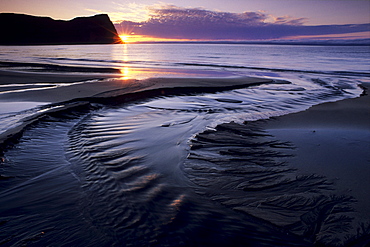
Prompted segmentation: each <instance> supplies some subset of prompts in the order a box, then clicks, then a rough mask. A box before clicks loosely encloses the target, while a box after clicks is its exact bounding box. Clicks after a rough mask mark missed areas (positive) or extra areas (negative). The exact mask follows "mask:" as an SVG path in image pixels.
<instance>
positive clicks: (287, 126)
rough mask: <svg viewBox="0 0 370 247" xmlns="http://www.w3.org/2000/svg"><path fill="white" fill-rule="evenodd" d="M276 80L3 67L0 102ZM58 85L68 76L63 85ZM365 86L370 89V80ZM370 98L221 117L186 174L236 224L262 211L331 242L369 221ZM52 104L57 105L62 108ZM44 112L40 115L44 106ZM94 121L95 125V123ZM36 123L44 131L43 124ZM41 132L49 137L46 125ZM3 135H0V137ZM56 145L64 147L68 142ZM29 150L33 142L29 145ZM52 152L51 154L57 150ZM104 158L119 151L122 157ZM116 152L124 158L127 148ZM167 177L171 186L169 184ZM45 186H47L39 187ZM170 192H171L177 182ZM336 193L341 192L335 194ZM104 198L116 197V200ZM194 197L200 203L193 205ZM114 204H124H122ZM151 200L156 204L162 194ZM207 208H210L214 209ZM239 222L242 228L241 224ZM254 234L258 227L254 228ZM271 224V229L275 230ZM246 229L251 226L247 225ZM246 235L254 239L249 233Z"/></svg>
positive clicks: (296, 231) (286, 227) (309, 238)
mask: <svg viewBox="0 0 370 247" xmlns="http://www.w3.org/2000/svg"><path fill="white" fill-rule="evenodd" d="M22 78H23V79H22ZM40 82H43V83H48V84H53V83H55V84H56V85H58V86H57V87H54V88H48V89H45V88H44V89H41V90H40V88H42V87H43V85H42V84H40ZM75 82H81V83H75ZM270 82H272V81H271V80H267V79H260V78H152V79H147V80H141V81H139V80H124V79H120V78H117V75H107V74H84V75H82V74H76V75H71V74H69V75H65V74H57V73H49V74H43V73H31V72H24V73H23V72H22V73H21V72H4V71H2V72H0V85H2V86H3V87H1V91H0V104H1V102H2V103H7V104H9V103H10V102H43V103H44V104H48V103H58V102H65V101H71V100H74V99H82V100H75V101H72V102H69V103H68V104H60V105H64V109H66V108H65V107H72V108H73V107H75V105H83V104H88V103H87V102H88V101H86V102H85V101H84V100H83V99H84V98H85V99H86V98H87V99H89V100H92V99H94V100H97V99H102V98H103V99H108V98H112V97H119V98H122V97H123V98H125V97H128V96H129V94H135V95H136V97H140V93H143V92H155V94H156V95H158V94H159V95H161V94H164V95H169V94H171V93H174V94H181V93H193V92H202V91H207V92H208V91H209V90H210V91H217V90H226V89H232V88H239V87H246V86H251V85H258V84H263V83H270ZM60 83H66V84H61V85H59V84H60ZM9 84H22V88H25V89H36V90H28V91H23V92H22V91H18V92H7V93H4V92H6V91H7V90H8V91H10V90H16V89H17V88H18V87H19V85H9ZM6 85H8V87H7V86H6ZM363 86H364V87H367V88H370V85H368V84H366V85H363ZM12 87H13V88H12ZM1 92H3V93H2V94H1ZM128 98H130V97H128ZM92 101H93V100H92ZM369 103H370V97H369V95H367V94H365V95H364V96H361V97H359V98H355V99H348V100H342V101H338V102H333V103H325V104H321V105H317V106H314V107H311V108H310V109H308V110H306V111H304V112H299V113H295V114H289V115H286V116H281V117H277V118H273V119H270V120H261V121H256V122H252V123H247V124H246V125H243V124H236V123H233V122H232V123H227V124H221V125H219V126H217V127H216V129H215V130H209V131H205V132H203V133H200V134H198V135H197V136H196V137H195V138H194V140H192V141H191V143H190V144H191V145H190V150H189V155H188V158H187V159H186V160H185V162H184V164H183V165H182V166H181V167H182V169H183V172H184V176H186V177H187V179H189V180H190V181H191V182H193V183H194V184H195V185H196V186H197V187H196V193H197V194H198V195H200V196H204V195H207V198H208V197H209V198H210V199H211V200H210V201H211V202H212V205H214V203H215V202H219V203H220V204H221V205H222V207H221V208H222V209H223V208H224V206H225V208H228V209H232V210H231V212H232V215H234V214H237V216H238V217H239V216H242V217H246V219H244V218H243V220H241V222H237V221H235V222H236V224H239V223H240V224H241V223H243V224H246V223H248V224H249V223H250V224H251V229H257V228H256V225H259V224H260V220H261V219H262V221H261V222H264V223H263V224H266V225H267V226H268V228H270V227H271V229H272V228H274V229H275V228H276V229H278V231H282V232H283V233H284V234H283V233H282V234H283V236H284V237H282V239H283V238H285V237H286V236H285V233H289V234H291V235H289V237H286V238H287V239H289V241H292V242H294V241H295V237H296V236H299V239H300V240H302V243H305V244H307V243H311V242H312V243H327V242H332V241H333V242H334V241H336V240H335V238H336V237H339V239H340V240H341V241H342V242H343V243H344V242H345V241H346V240H345V239H344V234H342V233H343V232H344V233H346V234H347V233H349V232H351V233H352V234H356V229H357V228H356V227H357V226H358V225H356V224H357V222H364V223H365V225H366V224H367V222H368V219H367V218H366V217H367V216H366V215H367V212H368V210H369V208H368V205H370V204H369V203H370V202H369V199H368V198H369V197H368V194H369V189H368V188H370V184H369V182H368V181H369V179H368V174H370V171H369V162H370V156H369V152H368V150H369V148H370V144H369V143H370V142H369V140H370V127H369V126H370V121H369V120H370V119H369V118H370V104H369ZM53 111H54V109H50V110H49V112H53ZM55 111H58V108H57V109H56V110H55ZM40 114H41V115H43V114H44V112H41V113H40ZM38 118H39V116H38V115H37V114H36V115H35V116H33V117H32V119H31V120H30V121H29V123H31V122H32V121H37V119H38ZM29 123H28V122H25V123H24V125H20V126H18V129H19V130H17V129H13V131H11V132H9V133H5V134H6V135H4V138H5V139H6V138H8V137H9V135H13V134H14V133H16V132H20V131H21V129H23V128H24V126H25V125H28V124H29ZM55 123H56V124H62V125H63V124H65V123H58V122H55ZM119 123H121V121H119ZM109 124H110V123H109ZM66 125H68V124H66ZM108 126H109V127H107V126H104V125H103V126H102V130H104V131H103V133H106V132H107V131H108V130H109V131H113V132H114V133H113V132H112V133H111V134H114V135H119V133H118V134H117V133H115V132H117V130H120V131H121V130H122V128H121V127H119V128H117V129H114V128H111V125H108ZM67 127H68V126H67ZM67 127H66V133H69V135H71V133H72V132H71V131H69V129H68V128H67ZM93 127H94V126H93ZM163 127H167V126H164V125H162V126H161V128H162V129H163ZM94 128H95V129H94V130H95V131H96V126H95V127H94ZM39 130H41V131H44V128H39ZM74 130H75V135H71V136H72V137H73V138H76V141H74V139H73V138H72V140H73V141H74V142H73V143H75V144H80V143H87V142H84V141H79V138H81V132H80V130H79V128H75V129H74ZM45 131H46V129H45ZM50 131H51V133H55V132H56V131H55V129H54V128H50ZM31 134H32V133H31ZM55 134H57V133H55ZM31 136H32V135H31ZM36 136H38V135H36ZM44 136H47V137H49V133H47V134H45V135H44ZM0 137H1V136H0ZM25 140H26V142H27V141H29V142H30V143H33V142H34V139H32V138H25ZM50 140H51V143H52V144H53V145H60V146H63V143H59V142H55V141H54V140H55V139H54V138H51V139H50ZM98 140H99V139H98ZM2 141H3V140H2V139H1V138H0V142H2ZM41 143H43V142H41ZM102 143H104V142H102ZM91 145H92V148H91V150H95V145H96V143H94V142H92V144H91ZM31 146H32V145H31ZM149 148H151V147H149ZM60 149H61V150H63V148H62V147H60ZM75 149H76V150H77V151H80V150H85V149H81V148H80V146H76V147H75ZM24 150H29V146H26V147H25V149H24ZM50 150H51V151H53V152H52V153H54V148H51V149H50ZM103 150H105V149H103ZM166 150H168V149H166ZM35 153H37V152H35ZM32 155H34V154H32ZM289 155H293V156H292V157H290V156H289ZM16 156H17V155H15V157H16ZM29 157H31V158H32V157H33V156H29ZM29 157H28V158H29ZM56 157H57V156H56ZM58 157H59V156H58ZM63 157H64V156H63ZM73 157H74V156H73ZM76 157H77V156H76ZM81 157H82V156H81ZM104 157H105V156H104ZM105 158H109V159H111V158H112V159H116V158H117V157H114V156H112V157H110V156H109V157H108V156H107V157H105ZM118 158H121V155H119V156H118ZM36 160H37V159H36ZM281 160H288V161H287V163H284V162H280V161H281ZM36 163H38V161H37V162H36ZM56 163H57V162H56ZM83 164H84V163H83ZM123 171H125V170H124V169H123ZM96 176H97V179H98V180H101V179H102V176H101V174H100V173H97V174H96ZM133 177H135V176H133ZM138 178H140V176H138ZM153 179H154V180H153V182H150V183H149V184H156V183H157V182H156V181H157V180H158V177H156V176H153ZM109 181H110V180H109ZM332 183H333V184H332ZM93 184H94V183H93ZM168 184H169V185H172V183H168ZM108 185H109V184H108ZM76 187H78V185H76ZM108 187H109V188H111V187H110V186H108ZM40 188H42V189H43V186H40ZM333 188H334V190H333ZM71 191H74V190H71ZM169 191H171V192H173V188H170V190H169ZM133 192H134V193H133V195H134V197H135V198H136V197H137V196H138V192H137V190H134V191H133ZM182 192H183V191H182ZM332 192H333V193H334V194H335V195H336V196H331V195H332ZM180 195H182V194H180ZM115 197H116V194H115ZM352 197H354V198H355V199H356V201H357V202H356V204H355V205H354V206H353V207H354V208H355V209H356V210H357V211H356V214H357V216H356V217H357V219H359V220H358V221H355V222H353V223H354V225H353V229H352V230H350V231H348V230H347V229H346V228H345V225H344V224H342V223H343V219H344V221H345V220H346V219H347V218H346V217H347V216H351V213H352V212H351V210H349V209H348V208H349V207H347V205H351V206H352V202H353V201H352V199H351V198H352ZM176 198H177V197H176ZM179 198H182V197H181V196H180V197H179ZM99 199H100V198H99ZM126 199H127V198H125V200H126ZM22 200H23V199H22ZM125 200H124V201H125ZM207 200H208V199H207ZM103 201H104V202H105V201H110V199H109V200H103ZM175 201H176V202H177V201H179V199H176V200H175ZM180 201H181V200H180ZM173 204H174V203H171V204H170V205H173ZM198 204H199V205H200V204H201V203H196V204H194V205H198ZM117 205H120V207H122V203H117ZM153 205H157V202H155V203H154V204H153ZM145 206H146V204H145ZM102 208H103V207H102ZM109 212H115V210H114V209H112V210H109ZM196 212H198V211H197V210H196ZM202 212H208V210H203V211H202ZM239 213H241V214H239ZM336 215H339V216H338V219H337V220H330V219H333V218H332V217H336ZM102 217H103V218H102V219H103V220H102V222H105V221H106V219H107V217H106V214H102ZM254 217H255V218H254ZM184 218H187V217H184ZM207 219H217V217H213V216H212V217H211V216H209V217H208V216H207ZM254 222H255V223H254ZM344 223H345V222H344ZM14 224H16V221H15V223H14ZM254 224H255V225H254ZM332 225H334V226H332ZM342 225H343V226H344V227H343V229H341V230H342V232H340V231H338V232H334V233H333V232H331V231H332V230H331V229H339V228H335V227H338V226H339V227H340V226H342ZM180 226H182V225H181V224H180ZM330 227H333V228H330ZM81 229H83V228H81ZM180 229H182V228H180ZM242 230H243V231H244V228H243V229H242ZM251 232H252V233H253V231H252V230H251ZM256 232H257V233H258V234H260V233H261V232H262V233H263V234H262V236H263V239H266V238H268V237H267V236H268V234H266V233H265V232H264V230H261V229H260V230H258V229H257V230H256ZM271 232H273V231H272V230H270V233H271ZM253 234H254V233H253ZM253 234H251V235H253ZM326 234H328V235H326ZM244 235H245V232H243V236H244ZM336 235H340V236H336ZM230 236H231V235H230ZM230 236H228V237H230ZM276 236H277V235H276ZM279 236H280V235H279ZM287 236H288V235H287ZM328 236H330V237H328ZM274 237H275V235H274V234H272V239H274ZM365 237H366V236H365ZM250 239H255V238H254V237H253V236H252V237H250ZM248 241H249V240H248ZM253 241H254V240H253ZM266 241H267V240H266ZM268 241H270V240H268ZM316 241H318V242H316ZM355 241H356V240H355ZM365 241H367V240H365ZM288 245H289V244H287V246H288Z"/></svg>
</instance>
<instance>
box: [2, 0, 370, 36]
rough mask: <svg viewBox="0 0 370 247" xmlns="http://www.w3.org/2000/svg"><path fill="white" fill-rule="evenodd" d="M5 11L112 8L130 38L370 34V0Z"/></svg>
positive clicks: (21, 1)
mask: <svg viewBox="0 0 370 247" xmlns="http://www.w3.org/2000/svg"><path fill="white" fill-rule="evenodd" d="M0 9H1V10H2V12H14V13H24V14H30V15H37V16H49V17H51V18H53V19H73V18H74V17H77V16H91V15H95V14H102V13H104V14H108V15H109V17H110V19H111V21H112V22H113V23H114V25H115V27H116V30H117V32H118V34H119V35H120V37H121V39H122V41H123V42H125V43H140V42H166V41H170V42H172V41H185V42H186V41H233V40H234V41H256V40H257V41H261V40H287V39H293V40H298V39H307V40H308V39H320V40H322V39H328V40H329V39H334V40H336V39H338V40H342V39H370V15H369V12H370V1H361V0H351V1H350V0H341V1H335V0H325V1H311V0H301V1H294V0H260V1H252V0H245V1H240V0H230V1H227V2H225V1H221V0H214V1H212V2H209V1H206V0H197V1H196V0H189V1H187V2H186V5H184V3H183V2H182V1H180V0H172V1H171V3H166V2H161V1H157V0H140V1H135V2H133V1H132V0H118V1H111V2H106V1H104V2H103V1H101V0H90V1H87V0H76V1H73V3H68V4H65V3H61V2H59V1H58V2H57V1H56V0H48V1H46V0H35V1H32V4H30V2H29V1H26V0H12V1H1V2H0Z"/></svg>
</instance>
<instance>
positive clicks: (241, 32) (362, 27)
mask: <svg viewBox="0 0 370 247" xmlns="http://www.w3.org/2000/svg"><path fill="white" fill-rule="evenodd" d="M147 9H148V10H149V15H148V19H147V20H146V21H141V22H134V21H123V22H121V23H120V24H116V27H117V30H118V31H119V32H124V33H125V34H130V33H135V34H137V35H146V36H152V37H157V38H165V39H194V40H266V39H281V38H286V37H293V36H305V35H311V36H312V35H328V34H345V33H354V32H364V31H369V30H370V24H369V23H368V24H354V25H321V26H306V25H304V23H305V21H306V19H305V18H294V17H291V16H282V17H273V16H271V15H268V14H266V13H264V12H244V13H230V12H221V11H210V10H205V9H201V8H180V7H177V6H174V5H166V6H161V7H160V8H158V7H151V8H150V7H149V8H147ZM122 30H124V31H122Z"/></svg>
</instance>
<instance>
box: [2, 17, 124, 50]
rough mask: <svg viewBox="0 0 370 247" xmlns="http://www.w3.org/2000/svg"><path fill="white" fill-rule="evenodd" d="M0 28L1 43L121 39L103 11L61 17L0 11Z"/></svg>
mask: <svg viewBox="0 0 370 247" xmlns="http://www.w3.org/2000/svg"><path fill="white" fill-rule="evenodd" d="M0 30H1V35H0V45H57V44H62V45H65V44H113V43H121V40H120V38H119V36H118V34H117V31H116V29H115V27H114V25H113V23H112V22H111V21H110V19H109V17H108V15H106V14H101V15H95V16H91V17H77V18H74V19H72V20H70V21H62V20H53V19H52V18H50V17H37V16H30V15H24V14H13V13H0Z"/></svg>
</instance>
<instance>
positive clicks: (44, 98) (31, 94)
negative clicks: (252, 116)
mask: <svg viewBox="0 0 370 247" xmlns="http://www.w3.org/2000/svg"><path fill="white" fill-rule="evenodd" d="M272 82H273V81H272V80H270V79H264V78H257V77H222V78H213V77H189V78H181V77H176V78H173V77H168V78H167V77H162V78H147V79H143V80H137V79H125V78H124V77H121V78H120V77H119V76H118V75H117V74H76V75H71V74H63V73H36V72H18V71H17V72H15V71H4V70H0V86H1V87H0V102H1V101H15V102H17V101H33V102H48V103H57V102H64V101H70V100H73V99H81V98H104V97H116V96H124V95H126V94H130V93H138V92H143V91H153V90H161V89H180V91H181V90H182V89H186V88H188V89H190V91H191V90H193V89H194V90H195V91H199V90H200V91H201V90H202V89H207V88H211V89H214V90H215V91H217V90H227V89H233V88H242V87H247V86H254V85H260V84H265V83H272ZM37 83H49V84H51V85H49V86H50V87H51V88H46V87H45V88H42V86H43V85H41V84H40V86H39V88H34V87H35V85H36V86H37ZM53 83H54V84H55V85H53ZM58 83H59V84H58ZM60 83H64V84H60ZM274 83H277V82H274ZM9 84H11V87H9V88H8V91H9V92H5V91H6V88H7V87H6V85H9ZM17 84H22V85H21V86H22V87H23V88H22V89H23V90H28V91H23V92H10V91H11V90H15V89H16V88H17V86H20V85H17ZM174 91H176V90H174ZM177 91H179V90H177ZM179 93H180V92H179Z"/></svg>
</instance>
